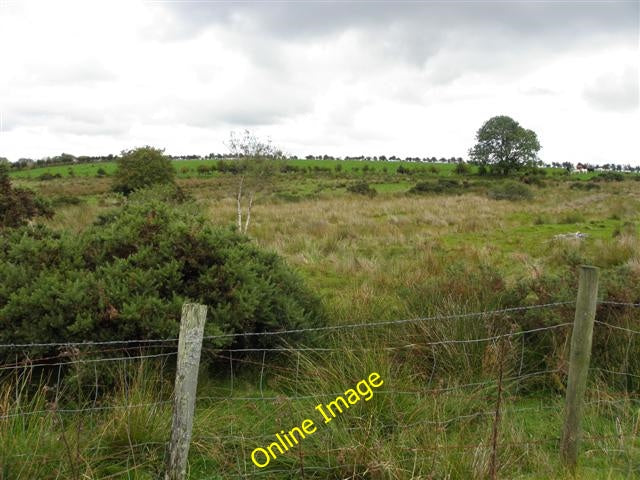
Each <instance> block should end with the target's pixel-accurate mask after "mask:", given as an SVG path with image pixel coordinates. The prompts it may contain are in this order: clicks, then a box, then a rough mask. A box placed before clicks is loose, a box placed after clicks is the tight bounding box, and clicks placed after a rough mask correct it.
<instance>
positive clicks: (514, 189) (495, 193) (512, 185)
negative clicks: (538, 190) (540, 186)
mask: <svg viewBox="0 0 640 480" xmlns="http://www.w3.org/2000/svg"><path fill="white" fill-rule="evenodd" d="M487 195H488V196H489V198H492V199H494V200H512V201H517V200H529V199H531V198H533V193H532V192H531V189H529V187H527V186H526V185H523V184H522V183H516V182H507V183H502V184H500V185H496V186H494V187H493V188H491V189H490V190H489V191H488V192H487Z"/></svg>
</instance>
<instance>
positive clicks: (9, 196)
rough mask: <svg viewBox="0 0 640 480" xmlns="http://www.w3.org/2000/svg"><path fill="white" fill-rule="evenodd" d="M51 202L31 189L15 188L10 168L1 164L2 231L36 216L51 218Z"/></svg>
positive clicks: (0, 210) (0, 221) (0, 227)
mask: <svg viewBox="0 0 640 480" xmlns="http://www.w3.org/2000/svg"><path fill="white" fill-rule="evenodd" d="M52 216H53V210H51V207H50V206H49V204H48V203H47V202H46V201H45V200H43V199H41V198H39V197H38V196H36V194H35V193H33V192H32V191H31V190H26V189H24V188H14V187H13V186H12V185H11V181H10V180H9V168H8V167H7V165H5V164H0V231H2V230H3V229H5V228H13V227H19V226H21V225H24V224H26V223H27V222H28V221H29V220H31V219H33V218H35V217H45V218H51V217H52Z"/></svg>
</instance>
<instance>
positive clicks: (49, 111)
mask: <svg viewBox="0 0 640 480" xmlns="http://www.w3.org/2000/svg"><path fill="white" fill-rule="evenodd" d="M3 120H4V128H5V130H6V131H11V130H15V129H18V128H33V127H41V126H46V127H47V128H48V129H49V130H50V131H51V132H54V133H58V134H74V135H121V134H125V133H126V132H128V131H129V128H130V122H129V121H127V119H126V118H125V117H124V116H123V115H118V114H114V113H110V112H105V111H104V110H100V109H97V108H92V107H83V106H77V105H75V106H74V105H68V104H62V103H58V102H49V103H48V104H47V103H45V102H39V104H35V103H33V102H23V103H21V104H12V105H8V106H7V107H6V108H5V110H4V112H3Z"/></svg>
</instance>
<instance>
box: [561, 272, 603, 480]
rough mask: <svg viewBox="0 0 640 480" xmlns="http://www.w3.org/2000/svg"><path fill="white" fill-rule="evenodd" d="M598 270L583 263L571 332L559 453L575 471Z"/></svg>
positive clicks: (596, 294) (589, 354) (594, 316)
mask: <svg viewBox="0 0 640 480" xmlns="http://www.w3.org/2000/svg"><path fill="white" fill-rule="evenodd" d="M597 296H598V269H597V268H596V267H590V266H586V265H581V266H580V281H579V285H578V297H577V300H576V315H575V320H574V322H573V332H572V333H571V353H570V359H569V379H568V382H567V398H566V404H565V417H564V428H563V431H562V443H561V445H560V453H561V456H562V460H563V461H564V463H565V464H566V465H567V466H568V467H570V468H571V470H574V469H575V467H576V464H577V461H578V444H579V441H580V421H581V419H582V403H583V400H584V392H585V390H586V387H587V373H588V371H589V360H590V359H591V340H592V337H593V322H594V320H595V318H596V301H597Z"/></svg>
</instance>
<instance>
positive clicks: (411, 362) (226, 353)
mask: <svg viewBox="0 0 640 480" xmlns="http://www.w3.org/2000/svg"><path fill="white" fill-rule="evenodd" d="M598 303H599V305H600V306H602V307H604V308H609V309H623V310H624V311H625V312H627V313H629V314H630V317H631V318H632V321H631V322H627V323H625V324H615V323H612V320H610V319H609V318H606V319H601V317H598V319H597V320H596V321H595V325H596V331H595V333H594V335H595V336H596V337H598V336H602V335H615V336H616V338H617V339H618V340H619V339H620V337H621V336H622V339H623V340H625V341H626V344H625V345H626V348H627V352H628V351H630V345H631V343H632V342H638V343H640V330H639V329H638V325H640V318H639V317H638V314H640V304H639V303H633V302H616V301H601V302H598ZM574 304H575V302H555V303H547V304H541V305H532V306H523V307H514V308H504V309H496V310H489V311H483V312H474V313H460V314H450V315H439V316H438V315H436V316H427V317H419V318H410V319H401V320H395V321H384V322H374V323H354V324H344V325H331V326H325V327H314V328H306V329H291V330H283V331H273V332H245V333H233V334H220V335H211V336H205V337H204V343H203V352H204V354H205V356H207V358H210V359H212V360H211V361H212V363H213V365H214V366H215V367H216V368H218V370H220V369H221V367H220V366H221V365H225V364H226V365H227V366H226V372H227V373H228V376H226V377H225V378H224V379H222V378H219V379H218V380H216V381H215V382H212V383H211V385H204V386H202V388H201V390H200V391H201V394H200V395H198V396H197V397H196V424H195V427H194V436H193V439H192V449H193V450H192V452H194V453H193V455H195V458H196V460H194V463H195V464H196V466H195V467H193V468H194V470H193V474H194V475H195V476H193V478H212V479H213V478H252V477H256V476H271V477H272V478H282V477H283V476H284V477H287V476H290V477H295V478H298V477H302V478H328V476H329V477H330V478H368V477H367V475H370V476H374V477H375V475H381V474H383V473H389V469H392V468H406V465H411V464H413V466H414V469H416V468H417V469H418V470H420V469H424V468H426V467H425V465H427V464H428V465H431V468H435V465H436V464H437V462H438V460H436V456H434V455H436V454H438V455H440V457H438V458H446V459H452V458H458V457H457V456H459V455H464V456H465V458H466V460H467V462H466V463H469V464H471V465H472V466H471V467H470V468H472V469H473V468H486V464H487V462H489V460H488V459H489V458H490V457H491V455H494V456H496V455H497V456H498V458H499V457H500V456H501V455H502V456H504V458H505V461H504V464H505V465H507V464H508V463H509V462H512V461H513V459H514V458H520V459H522V458H525V457H526V456H527V455H528V454H529V453H531V452H532V451H536V449H538V450H539V449H551V450H553V449H556V448H557V445H558V443H559V441H560V439H559V437H558V435H557V433H558V432H556V434H554V435H549V432H536V434H535V438H529V436H528V433H527V430H528V425H529V423H528V422H532V421H533V420H534V419H536V418H541V416H545V417H552V418H555V419H557V420H558V421H560V419H561V416H562V410H563V396H562V388H563V384H564V382H565V381H566V374H567V365H566V364H563V363H562V362H561V361H559V360H561V359H562V358H564V357H565V356H566V355H565V353H566V348H567V345H566V343H567V339H568V338H569V334H570V332H571V326H572V322H568V321H560V322H555V323H553V324H547V325H541V326H529V328H523V326H522V325H521V324H520V323H518V322H517V321H513V316H517V315H518V314H524V313H526V312H531V311H536V310H543V309H545V310H551V311H553V310H555V309H559V308H565V307H570V306H573V305H574ZM496 318H506V319H507V320H511V321H505V322H503V323H501V324H499V323H498V322H496V321H492V322H486V323H485V324H480V327H478V322H477V320H479V319H496ZM474 320H475V321H476V322H472V321H474ZM456 321H461V322H462V323H463V324H465V322H468V323H466V324H465V325H469V327H465V328H462V329H460V330H458V331H457V332H456V335H455V337H456V338H429V337H428V336H425V332H428V331H429V326H430V325H435V324H438V325H445V326H446V325H447V324H448V323H447V322H449V323H451V324H453V323H454V322H456ZM471 325H475V326H476V327H478V328H471V327H470V326H471ZM399 326H407V327H420V328H419V329H418V330H416V331H407V330H403V331H402V332H400V333H401V335H398V337H397V338H395V344H390V343H391V342H389V340H390V339H389V338H388V337H384V339H385V341H384V342H375V341H374V342H373V344H366V340H367V339H365V340H363V341H361V342H359V343H357V344H354V342H353V340H354V337H351V336H349V337H344V333H345V332H348V331H354V330H357V329H386V330H387V331H393V332H398V330H397V327H399ZM422 327H424V328H422ZM500 330H502V331H500ZM445 331H446V329H445ZM307 332H309V333H320V334H328V335H332V337H327V338H330V339H331V340H330V341H327V342H326V345H327V346H315V345H311V346H305V345H302V346H298V345H288V344H287V343H286V337H287V335H290V334H299V333H307ZM451 333H453V332H451ZM438 334H439V335H441V334H442V332H439V333H438ZM544 335H548V336H550V338H551V339H552V340H550V341H549V342H548V346H549V351H548V352H545V351H542V352H539V354H538V355H536V356H534V357H533V358H532V356H531V355H530V351H529V350H530V348H529V344H528V343H527V342H537V341H539V338H540V337H541V336H544ZM256 336H263V337H273V336H278V337H279V340H281V342H280V343H281V346H269V347H264V348H259V347H248V348H217V347H215V344H214V343H213V342H212V341H213V340H216V339H220V338H237V337H256ZM452 336H454V335H452ZM341 338H345V339H346V340H345V341H341ZM374 338H375V337H374ZM532 338H533V339H534V340H530V339H532ZM554 339H555V340H554ZM407 340H410V342H407ZM638 343H636V345H637V344H638ZM505 345H506V347H505ZM536 345H539V344H538V343H536ZM476 347H477V351H474V352H471V351H469V350H468V349H469V348H476ZM503 347H504V348H503ZM177 348H178V339H177V338H162V339H135V340H132V339H126V340H108V341H95V342H92V341H83V342H48V343H8V344H0V353H6V352H12V353H13V355H14V356H15V360H14V361H13V362H7V363H5V364H3V365H0V377H1V378H3V383H2V385H5V387H4V388H3V391H4V393H3V394H2V396H0V427H4V428H6V429H7V430H5V431H6V432H8V431H16V429H20V428H21V429H22V431H25V430H28V429H29V428H35V427H34V426H33V425H35V423H34V421H33V420H29V419H30V418H33V417H39V418H40V420H38V422H39V423H37V425H38V428H40V429H41V430H42V431H41V433H40V435H39V436H38V438H42V436H43V435H44V436H46V434H47V433H51V438H54V439H57V442H56V443H57V444H59V443H60V438H61V436H62V438H63V439H64V438H65V434H64V432H65V429H67V434H68V435H71V434H72V433H73V429H75V430H76V431H77V438H75V439H64V440H63V443H68V442H76V444H75V447H73V448H71V447H70V446H68V445H67V446H66V447H65V448H64V449H58V450H55V452H56V453H54V450H53V449H51V448H50V447H47V445H45V446H44V447H43V448H40V445H38V447H36V448H35V450H34V449H31V447H28V448H27V451H25V445H23V446H22V447H20V446H19V445H13V446H11V447H7V445H6V444H5V446H4V447H3V448H1V449H0V460H1V461H2V463H5V464H6V463H7V462H14V461H15V462H21V461H23V462H27V463H29V464H30V466H29V467H28V468H31V469H33V468H34V465H39V466H41V467H42V468H43V469H47V468H53V470H55V469H56V468H57V469H58V470H60V469H62V470H64V471H65V472H71V473H73V474H74V475H76V476H77V478H81V477H80V473H79V472H80V471H81V470H82V471H86V469H87V468H89V467H88V465H92V466H91V468H90V470H92V471H93V470H95V469H98V470H100V471H105V472H106V471H107V470H108V471H109V472H110V473H101V474H99V475H98V476H92V477H90V478H105V479H106V478H120V477H118V475H122V474H123V473H122V472H131V471H135V470H137V469H141V470H145V471H147V470H149V469H151V471H158V468H161V466H162V465H163V464H164V461H165V455H166V454H165V446H166V441H167V438H168V436H167V433H166V432H167V430H168V428H169V423H170V414H171V404H172V403H173V391H172V389H171V387H170V386H168V385H169V384H170V383H171V382H164V381H163V377H164V376H165V375H162V374H161V375H159V378H158V380H159V383H158V385H155V386H153V387H151V390H152V391H151V392H148V391H147V392H144V391H142V392H141V391H140V390H144V389H145V388H147V387H148V386H146V385H144V384H140V383H138V382H140V378H138V377H136V376H135V372H136V369H138V370H137V371H138V372H143V374H145V372H147V370H144V369H143V368H142V367H143V366H144V365H146V366H147V367H149V365H151V364H156V365H154V366H152V367H151V368H152V369H153V370H155V371H161V370H163V369H166V370H167V371H168V372H170V371H171V368H172V365H171V362H172V358H173V357H174V356H176V354H177ZM34 349H42V350H44V351H47V352H48V353H47V354H45V355H43V356H35V357H34V358H32V356H33V355H32V353H31V352H33V350H34ZM52 349H58V353H55V354H54V353H51V350H52ZM553 349H559V350H560V351H561V353H558V352H554V351H553ZM26 351H28V352H29V353H28V354H27V353H25V352H26ZM562 352H565V353H562ZM347 354H348V355H349V358H351V359H354V358H357V356H358V355H361V354H367V355H369V356H371V355H373V358H380V359H384V358H389V357H390V356H391V357H392V358H396V357H394V356H398V357H397V359H398V360H401V361H402V362H398V364H399V365H400V366H399V367H398V371H397V373H398V375H399V376H400V377H401V378H403V379H405V380H406V379H411V381H407V382H406V383H407V384H406V385H403V384H400V383H398V382H395V381H394V378H392V377H390V376H387V377H386V378H384V380H385V387H384V388H381V389H376V390H375V391H373V393H372V398H377V399H380V401H379V402H378V403H376V402H371V404H368V405H367V406H362V405H361V406H359V409H358V411H357V413H355V414H353V415H350V416H347V415H346V414H345V415H342V416H341V417H340V418H336V421H335V422H332V423H331V425H330V426H327V429H328V430H326V431H324V432H323V433H322V434H318V435H316V436H314V437H313V438H312V439H310V441H309V442H308V444H305V445H304V446H301V447H300V448H299V449H298V451H296V452H293V451H292V452H291V453H290V455H288V456H287V455H283V456H282V457H281V456H279V455H278V459H277V460H276V459H275V458H274V461H273V462H272V463H271V465H269V466H268V467H266V468H259V467H257V466H256V465H254V464H253V463H252V462H251V460H250V458H251V452H252V450H253V449H254V448H257V447H259V446H264V445H265V444H264V442H268V441H269V440H273V439H274V434H275V433H277V432H278V431H280V429H281V428H282V429H285V427H289V428H290V427H291V426H292V425H293V424H294V423H295V422H296V421H299V420H302V419H303V418H304V416H305V413H306V415H309V414H310V412H312V411H313V409H314V406H315V405H316V404H318V402H324V401H325V399H335V398H336V397H338V396H341V395H345V390H344V389H347V388H349V385H344V389H343V390H340V391H336V390H332V391H329V390H328V389H323V388H322V387H324V386H325V384H323V383H322V382H321V381H320V380H319V379H320V378H321V377H322V375H320V373H319V372H325V373H329V374H333V375H336V372H339V371H340V369H341V368H342V369H344V370H346V371H349V372H350V371H351V370H352V367H350V366H349V365H346V364H344V360H343V357H345V356H346V355H347ZM341 356H342V357H341ZM452 356H459V357H460V362H461V363H460V365H462V364H464V362H467V365H466V366H465V368H459V369H456V368H453V369H452V368H451V367H450V365H449V364H448V362H449V360H450V358H452ZM3 358H7V355H4V357H3ZM549 358H553V359H554V360H556V364H552V362H549ZM623 360H624V361H622V362H619V365H616V366H615V367H614V366H611V365H597V366H593V367H591V368H590V373H591V383H590V386H589V390H588V395H587V401H586V402H585V405H584V408H585V410H586V412H587V413H588V414H591V416H590V417H587V418H591V419H592V420H589V421H588V422H587V423H588V424H587V427H586V431H585V435H584V442H585V443H586V444H588V445H589V448H590V449H591V450H592V453H593V455H595V456H598V455H599V456H600V458H601V459H603V460H602V461H603V462H605V463H606V462H608V463H609V464H610V467H611V468H612V469H614V470H615V469H618V470H620V471H622V472H627V473H628V472H632V473H634V474H639V475H640V460H638V459H640V435H639V433H640V432H639V429H640V381H639V379H640V371H638V370H637V365H638V364H637V363H634V362H635V360H633V359H629V358H628V355H627V358H626V359H625V358H624V357H623ZM227 362H228V363H227ZM385 363H386V364H387V365H393V364H395V363H394V362H385ZM485 364H486V365H485ZM111 366H113V367H114V369H115V370H114V369H109V367H111ZM118 368H120V369H121V370H122V372H121V373H120V376H119V377H118V374H117V373H114V371H117V369H118ZM503 368H504V369H505V374H504V375H502V373H500V375H498V374H497V369H500V372H502V369H503ZM81 369H82V371H81ZM79 372H80V373H79ZM36 373H39V374H40V375H39V376H38V375H37V374H36ZM368 373H369V372H368V371H363V372H362V375H365V374H368ZM314 374H317V375H318V376H317V377H314ZM74 375H75V377H77V378H75V377H74ZM348 377H349V374H348V373H345V374H344V376H342V377H341V378H348ZM89 378H91V380H92V382H91V383H87V379H89ZM603 378H604V379H605V381H603V382H599V379H603ZM36 379H38V380H37V381H36ZM43 379H44V380H43ZM612 379H617V380H616V381H617V383H616V384H615V385H616V387H615V388H606V387H607V382H609V381H614V380H612ZM74 381H77V389H75V390H74V388H75V387H76V384H75V383H74ZM38 382H40V383H39V386H40V387H41V388H39V389H38V390H37V393H35V391H34V390H33V389H32V388H31V387H32V386H33V384H34V383H35V384H36V385H38ZM83 382H84V383H83ZM332 383H333V384H335V382H332ZM220 385H223V386H222V387H221V386H220ZM9 386H10V387H9ZM554 386H555V393H550V392H553V391H554ZM621 386H622V387H623V388H621ZM539 389H542V390H543V391H544V395H543V396H540V395H537V394H536V392H537V391H538V390H539ZM114 391H115V392H116V393H114ZM205 392H206V394H205ZM31 393H33V394H34V395H35V397H36V400H30V398H29V395H30V394H31ZM38 395H40V397H38ZM156 396H157V399H154V400H153V401H145V400H148V399H149V398H153V397H156ZM498 398H500V400H499V401H497V399H498ZM118 401H120V402H118ZM496 401H497V405H498V406H497V408H496ZM247 412H249V413H247ZM347 413H349V414H350V413H351V412H347ZM87 418H90V419H89V420H87ZM110 418H117V421H116V420H114V421H113V423H114V424H115V423H118V425H119V426H120V427H119V428H121V431H120V434H121V437H120V438H119V439H118V440H117V441H114V440H113V437H112V438H111V441H110V442H107V444H102V443H101V442H100V441H96V442H89V445H87V446H85V447H82V448H81V447H80V445H79V439H80V438H81V437H82V436H83V435H86V432H85V433H84V434H81V433H80V430H82V429H90V428H98V426H100V425H106V424H108V423H109V421H110V420H109V419H110ZM248 418H249V419H253V420H252V421H251V422H249V423H248V420H247V419H248ZM141 421H142V422H143V423H144V421H147V422H149V423H148V424H147V426H148V428H149V431H147V432H146V434H149V435H148V436H145V435H144V434H143V435H142V437H143V438H140V437H141V435H140V434H141V432H143V433H144V432H145V431H144V428H142V429H141V425H140V422H141ZM47 422H48V423H47ZM132 422H134V423H136V425H132ZM32 423H33V425H32ZM498 423H500V425H499V426H498V431H499V433H500V439H499V440H498V441H497V442H496V444H495V445H492V444H491V442H490V441H489V440H490V438H489V437H490V435H489V433H490V430H491V429H492V428H493V427H496V425H497V424H498ZM556 423H557V422H556ZM17 425H19V426H20V427H19V428H18V427H17ZM65 425H66V426H65ZM30 426H31V427H30ZM329 427H330V428H329ZM47 429H48V430H47ZM69 429H70V430H69ZM603 431H604V432H606V434H602V432H603ZM61 432H63V433H61ZM122 432H124V433H122ZM2 435H7V434H6V433H5V434H2V433H0V436H2ZM103 436H109V435H108V434H105V433H104V432H103ZM2 438H3V440H7V439H8V437H6V436H5V437H2ZM83 438H84V437H83ZM470 438H471V439H474V441H471V442H465V441H464V440H465V439H470ZM49 441H51V439H49ZM354 441H355V442H356V443H355V444H350V442H354ZM45 444H46V442H45ZM26 445H29V444H28V443H27V444H26ZM389 449H393V454H392V457H394V458H395V459H398V458H399V459H400V460H398V461H399V463H400V464H401V465H402V467H399V466H398V465H393V466H390V464H391V463H393V462H390V461H385V460H384V459H385V458H386V457H387V456H389V455H390V451H389ZM532 449H533V450H532ZM65 450H66V454H65V453H61V452H63V451H65ZM74 450H75V452H74ZM468 451H472V453H471V454H469V453H465V452H468ZM41 452H46V453H44V454H42V453H41ZM527 452H529V453H527ZM102 453H104V455H103V454H102ZM430 454H432V455H430ZM406 455H409V457H406ZM411 455H413V457H411ZM634 455H636V457H634ZM518 456H519V457H518ZM531 457H532V458H534V457H535V455H534V454H532V453H531ZM207 459H209V460H207ZM531 461H534V460H531ZM123 462H124V466H123V468H122V469H121V470H118V471H113V470H114V469H115V470H117V468H115V467H112V468H111V469H109V468H106V467H105V468H102V467H104V465H105V464H110V463H111V464H112V465H116V466H117V465H120V466H122V465H123ZM412 462H413V463H412ZM463 463H464V462H463ZM405 464H406V465H405ZM52 465H53V466H52ZM96 465H97V466H96ZM474 465H475V466H474ZM159 466H160V467H159ZM285 467H287V468H285ZM24 468H27V467H24ZM198 468H199V469H200V470H198ZM212 468H213V469H214V470H215V471H216V472H217V473H216V475H217V476H212V475H210V474H209V475H208V476H207V474H206V472H207V471H209V472H211V469H212ZM154 469H155V470H154ZM94 473H95V472H94ZM405 473H406V472H405ZM0 480H4V477H3V474H2V469H1V468H0Z"/></svg>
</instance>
